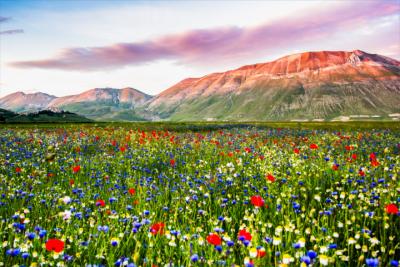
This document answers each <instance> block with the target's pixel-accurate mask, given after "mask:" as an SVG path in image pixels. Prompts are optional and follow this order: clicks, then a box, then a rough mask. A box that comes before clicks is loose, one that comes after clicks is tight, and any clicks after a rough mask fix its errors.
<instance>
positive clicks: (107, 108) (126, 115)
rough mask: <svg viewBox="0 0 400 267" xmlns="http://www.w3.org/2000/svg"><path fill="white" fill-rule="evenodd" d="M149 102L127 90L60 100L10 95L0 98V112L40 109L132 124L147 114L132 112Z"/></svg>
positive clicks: (93, 92) (99, 90) (100, 90)
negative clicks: (63, 111)
mask: <svg viewBox="0 0 400 267" xmlns="http://www.w3.org/2000/svg"><path fill="white" fill-rule="evenodd" d="M150 98H151V96H150V95H147V94H145V93H142V92H140V91H138V90H136V89H133V88H130V87H127V88H123V89H114V88H95V89H91V90H88V91H85V92H83V93H81V94H77V95H70V96H64V97H55V96H50V95H47V94H44V93H35V94H24V93H22V92H17V93H13V94H10V95H7V96H5V97H3V98H0V108H4V109H9V110H12V111H14V112H29V111H31V112H34V111H40V110H43V109H50V110H53V111H61V110H65V111H69V112H74V113H77V114H79V115H82V116H85V117H87V118H90V119H96V120H112V121H114V120H116V121H125V120H126V121H132V120H146V119H147V118H148V117H149V115H148V114H145V113H143V114H138V113H137V112H136V111H135V109H136V107H138V106H141V105H143V104H144V103H145V102H146V101H148V100H149V99H150Z"/></svg>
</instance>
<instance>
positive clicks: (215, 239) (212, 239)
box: [207, 234, 221, 246]
mask: <svg viewBox="0 0 400 267" xmlns="http://www.w3.org/2000/svg"><path fill="white" fill-rule="evenodd" d="M207 242H208V243H210V244H211V245H214V246H219V245H221V237H219V235H217V234H210V235H208V236H207Z"/></svg>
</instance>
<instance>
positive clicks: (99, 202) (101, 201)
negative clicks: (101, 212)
mask: <svg viewBox="0 0 400 267" xmlns="http://www.w3.org/2000/svg"><path fill="white" fill-rule="evenodd" d="M105 205H106V203H105V202H104V200H102V199H99V200H97V201H96V206H101V207H104V206H105Z"/></svg>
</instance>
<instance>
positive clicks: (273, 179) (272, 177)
mask: <svg viewBox="0 0 400 267" xmlns="http://www.w3.org/2000/svg"><path fill="white" fill-rule="evenodd" d="M267 179H268V181H270V182H275V177H274V176H273V175H272V174H268V175H267Z"/></svg>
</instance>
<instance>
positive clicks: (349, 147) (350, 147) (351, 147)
mask: <svg viewBox="0 0 400 267" xmlns="http://www.w3.org/2000/svg"><path fill="white" fill-rule="evenodd" d="M345 148H346V150H347V151H350V150H353V149H354V147H353V146H345Z"/></svg>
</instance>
